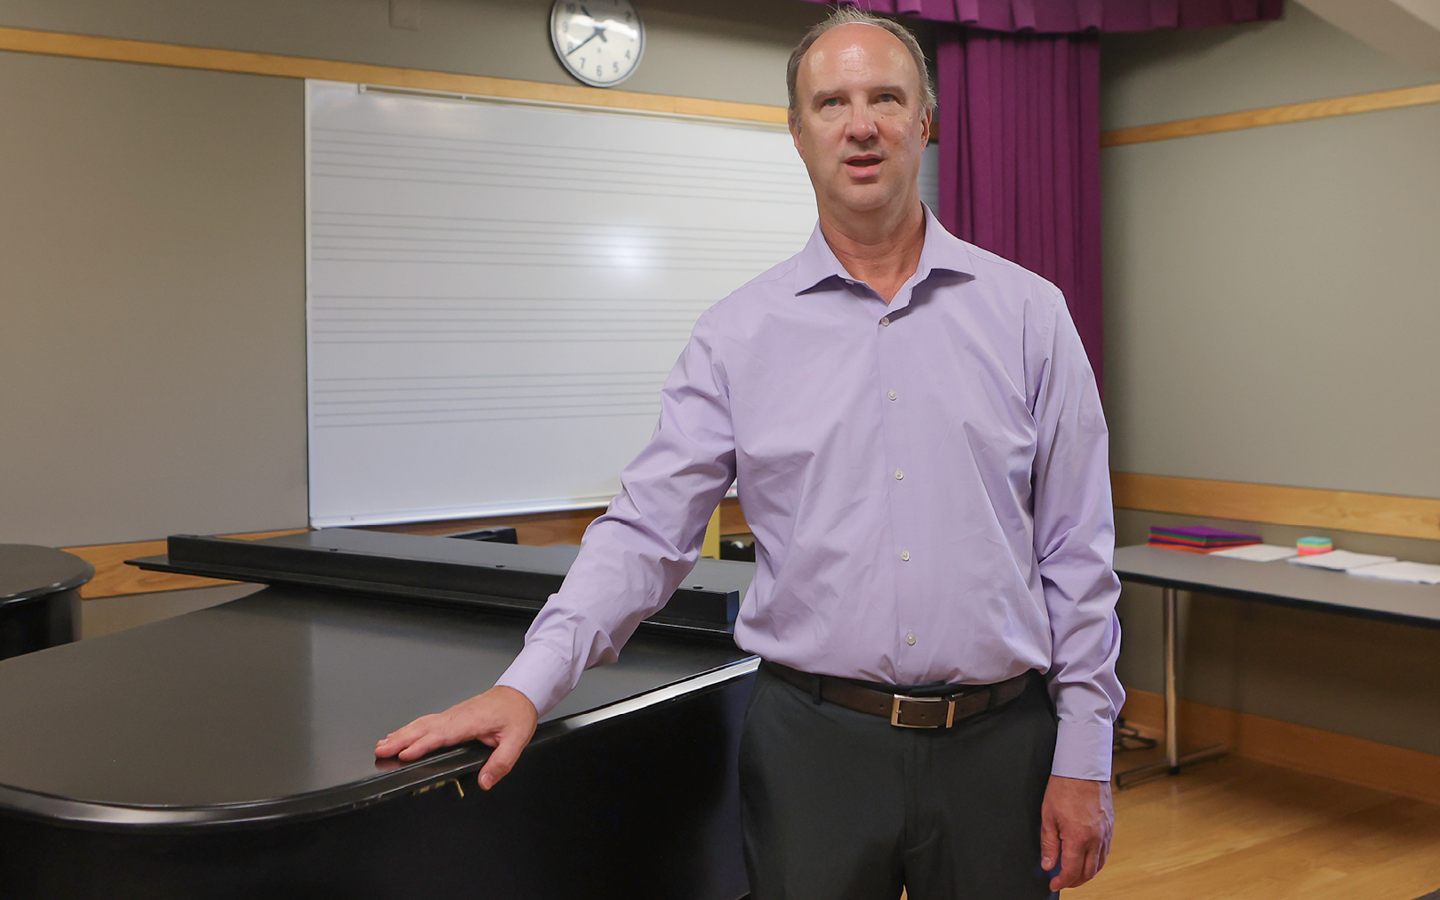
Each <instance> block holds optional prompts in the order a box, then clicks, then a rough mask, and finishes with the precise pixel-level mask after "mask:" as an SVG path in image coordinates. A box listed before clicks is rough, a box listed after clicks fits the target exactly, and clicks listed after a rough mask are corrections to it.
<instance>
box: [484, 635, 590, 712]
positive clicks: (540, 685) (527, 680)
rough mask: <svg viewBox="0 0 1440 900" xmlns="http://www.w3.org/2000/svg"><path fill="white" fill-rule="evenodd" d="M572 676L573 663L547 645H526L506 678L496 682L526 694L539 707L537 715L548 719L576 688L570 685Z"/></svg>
mask: <svg viewBox="0 0 1440 900" xmlns="http://www.w3.org/2000/svg"><path fill="white" fill-rule="evenodd" d="M569 672H570V664H569V661H568V660H564V659H561V658H560V656H559V655H558V654H556V653H555V652H554V651H553V650H551V649H550V648H548V647H546V646H545V645H544V644H526V645H525V649H524V650H521V651H520V655H519V656H517V657H515V661H514V662H512V663H511V664H510V668H508V669H506V670H505V674H503V675H501V676H500V677H499V678H498V679H497V680H496V681H495V686H496V687H500V686H502V685H503V686H504V687H508V688H514V689H515V690H517V691H519V692H520V693H522V694H524V695H525V696H526V698H528V699H529V701H530V702H531V703H533V704H535V711H536V712H538V713H539V714H540V716H541V717H544V715H545V714H546V713H548V712H549V711H550V710H552V709H554V708H555V706H556V704H558V703H559V702H560V701H561V700H563V699H565V695H566V694H568V693H570V691H571V689H572V688H573V687H574V686H573V685H570V684H566V681H567V680H568V677H569Z"/></svg>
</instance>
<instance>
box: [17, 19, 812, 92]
mask: <svg viewBox="0 0 1440 900" xmlns="http://www.w3.org/2000/svg"><path fill="white" fill-rule="evenodd" d="M418 4H419V26H420V27H419V28H418V29H417V30H414V31H410V30H403V29H395V28H391V27H390V24H389V23H390V16H389V4H388V3H387V0H206V2H202V3H197V2H194V0H127V2H125V3H109V2H105V0H7V2H6V3H5V4H4V6H3V7H0V26H9V27H12V28H34V29H40V30H50V31H65V32H74V33H81V34H98V35H104V36H106V37H120V38H131V39H134V40H146V41H162V42H166V43H175V44H188V45H194V46H200V47H220V48H224V49H229V50H252V51H259V52H265V53H277V54H282V55H286V56H304V57H312V58H317V59H332V60H343V61H346V62H362V63H373V64H377V65H387V66H400V67H403V68H411V69H428V70H435V71H442V72H459V73H463V74H467V75H488V76H492V77H497V78H518V79H522V80H526V81H541V82H551V83H554V84H576V83H577V82H575V81H574V80H573V79H571V78H570V77H569V76H568V75H567V74H566V73H565V71H564V70H563V69H562V68H561V67H560V63H559V62H558V61H557V60H556V59H555V54H554V52H553V51H552V50H551V48H550V38H549V30H548V29H549V22H550V6H551V0H418ZM637 8H638V10H639V12H640V14H641V16H642V17H643V18H644V21H645V26H646V44H645V56H644V60H643V62H642V63H641V66H640V70H639V71H638V72H637V73H636V74H635V75H634V76H633V77H631V78H630V79H629V80H628V81H626V82H625V84H624V89H625V90H632V91H640V92H643V93H653V94H667V95H672V96H683V97H704V98H708V99H714V100H735V101H740V102H746V103H766V104H771V105H777V106H778V105H783V104H784V102H785V81H784V74H785V59H786V57H787V56H788V55H789V52H790V48H791V47H792V46H794V44H795V41H796V40H797V39H798V38H799V35H801V34H803V33H804V30H805V29H806V28H807V27H809V25H810V23H812V22H814V21H817V20H818V19H819V18H822V17H823V16H824V14H825V8H824V7H822V6H819V5H816V4H813V3H800V2H792V0H726V2H724V3H705V2H698V0H648V2H645V0H642V2H639V3H637Z"/></svg>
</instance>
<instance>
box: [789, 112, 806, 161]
mask: <svg viewBox="0 0 1440 900" xmlns="http://www.w3.org/2000/svg"><path fill="white" fill-rule="evenodd" d="M789 125H790V140H792V141H794V142H795V152H796V153H798V154H800V160H801V161H802V162H803V161H804V160H805V150H804V148H803V147H801V146H800V117H799V116H791V117H790V122H789Z"/></svg>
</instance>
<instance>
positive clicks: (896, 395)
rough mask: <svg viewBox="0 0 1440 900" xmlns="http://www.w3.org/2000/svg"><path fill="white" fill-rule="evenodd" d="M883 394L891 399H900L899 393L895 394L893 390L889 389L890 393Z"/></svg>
mask: <svg viewBox="0 0 1440 900" xmlns="http://www.w3.org/2000/svg"><path fill="white" fill-rule="evenodd" d="M885 396H887V397H889V398H890V399H891V400H899V399H900V395H899V394H897V393H895V392H894V391H891V392H890V393H888V394H886V395H885Z"/></svg>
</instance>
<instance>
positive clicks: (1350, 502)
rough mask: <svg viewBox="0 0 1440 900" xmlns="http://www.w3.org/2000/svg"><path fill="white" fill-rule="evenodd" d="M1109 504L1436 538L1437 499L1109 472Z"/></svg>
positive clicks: (1439, 529) (1439, 522) (1439, 531)
mask: <svg viewBox="0 0 1440 900" xmlns="http://www.w3.org/2000/svg"><path fill="white" fill-rule="evenodd" d="M1110 483H1111V490H1112V491H1113V493H1114V500H1115V506H1116V507H1118V508H1120V509H1139V510H1146V511H1149V512H1165V513H1175V514H1177V515H1184V516H1204V517H1207V518H1212V519H1238V520H1240V521H1243V522H1264V523H1269V524H1272V525H1299V526H1301V527H1305V528H1335V529H1339V530H1341V531H1358V532H1362V533H1365V534H1384V535H1390V536H1393V537H1411V538H1428V539H1430V540H1440V499H1432V498H1429V497H1399V496H1393V495H1390V494H1363V493H1359V492H1356V491H1326V490H1316V489H1314V488H1297V487H1284V486H1282V485H1276V484H1245V483H1242V482H1236V481H1207V480H1204V479H1199V478H1173V477H1169V476H1165V475H1139V474H1135V473H1130V472H1112V473H1111V475H1110Z"/></svg>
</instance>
